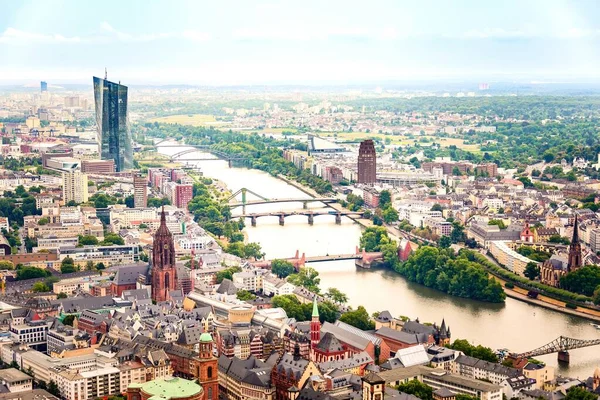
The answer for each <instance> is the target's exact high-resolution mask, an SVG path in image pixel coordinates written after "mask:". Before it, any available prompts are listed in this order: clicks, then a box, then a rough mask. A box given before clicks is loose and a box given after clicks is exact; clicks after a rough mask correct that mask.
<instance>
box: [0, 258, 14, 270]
mask: <svg viewBox="0 0 600 400" xmlns="http://www.w3.org/2000/svg"><path fill="white" fill-rule="evenodd" d="M13 269H15V264H13V263H12V261H8V260H0V271H3V270H13Z"/></svg>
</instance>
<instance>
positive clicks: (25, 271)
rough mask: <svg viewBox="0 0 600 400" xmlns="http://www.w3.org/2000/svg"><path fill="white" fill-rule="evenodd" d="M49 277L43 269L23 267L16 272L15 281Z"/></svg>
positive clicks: (48, 273)
mask: <svg viewBox="0 0 600 400" xmlns="http://www.w3.org/2000/svg"><path fill="white" fill-rule="evenodd" d="M48 275H50V272H48V271H47V270H45V269H41V268H36V267H23V268H20V269H18V270H17V280H18V281H22V280H26V279H33V278H45V277H47V276H48Z"/></svg>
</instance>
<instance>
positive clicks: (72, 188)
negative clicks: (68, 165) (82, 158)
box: [63, 171, 88, 204]
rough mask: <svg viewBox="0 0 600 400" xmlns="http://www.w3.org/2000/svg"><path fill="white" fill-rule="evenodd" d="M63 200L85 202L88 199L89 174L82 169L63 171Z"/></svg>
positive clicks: (66, 201)
mask: <svg viewBox="0 0 600 400" xmlns="http://www.w3.org/2000/svg"><path fill="white" fill-rule="evenodd" d="M63 201H64V202H65V204H66V203H68V202H70V201H74V202H75V203H85V202H87V201H88V180H87V174H84V173H82V172H80V171H69V172H63Z"/></svg>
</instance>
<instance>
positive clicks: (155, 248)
mask: <svg viewBox="0 0 600 400" xmlns="http://www.w3.org/2000/svg"><path fill="white" fill-rule="evenodd" d="M151 273H152V280H151V282H152V300H154V301H155V302H157V303H159V302H161V301H165V300H168V299H169V293H170V292H171V291H172V290H176V289H177V271H176V269H175V242H174V240H173V234H172V233H171V231H169V228H168V227H167V217H166V215H165V209H164V207H163V209H162V211H161V213H160V226H159V227H158V229H157V231H156V233H155V234H154V243H153V245H152V272H151Z"/></svg>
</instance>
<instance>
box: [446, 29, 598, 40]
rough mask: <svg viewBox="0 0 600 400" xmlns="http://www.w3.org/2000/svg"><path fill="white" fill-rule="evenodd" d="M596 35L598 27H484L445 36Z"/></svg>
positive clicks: (451, 37)
mask: <svg viewBox="0 0 600 400" xmlns="http://www.w3.org/2000/svg"><path fill="white" fill-rule="evenodd" d="M598 36H600V29H581V28H567V29H552V30H545V31H543V30H535V29H531V28H522V29H503V28H485V29H472V30H469V31H465V32H462V33H460V34H458V35H446V36H445V37H446V38H450V39H518V38H521V39H533V38H542V39H584V38H592V37H598Z"/></svg>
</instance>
